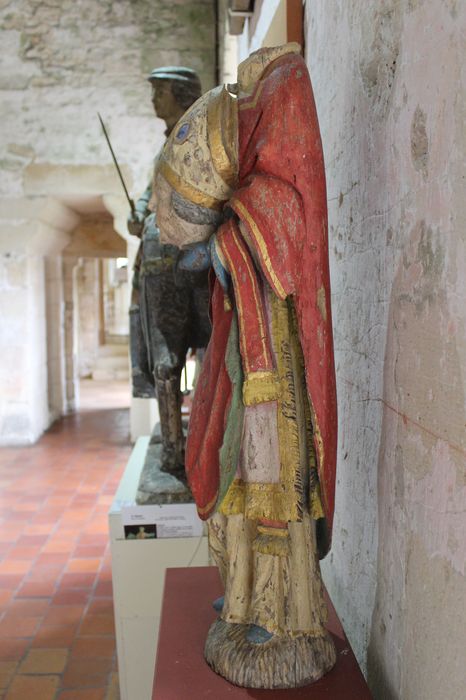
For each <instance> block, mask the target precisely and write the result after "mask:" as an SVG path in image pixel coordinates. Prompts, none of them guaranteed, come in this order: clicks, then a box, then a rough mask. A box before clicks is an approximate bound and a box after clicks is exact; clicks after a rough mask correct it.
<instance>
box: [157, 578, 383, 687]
mask: <svg viewBox="0 0 466 700" xmlns="http://www.w3.org/2000/svg"><path fill="white" fill-rule="evenodd" d="M222 592H223V591H222V586H221V583H220V579H219V576H218V572H217V569H216V567H210V566H209V567H193V568H183V569H167V572H166V577H165V590H164V597H163V605H162V620H161V624H160V634H159V643H158V650H157V661H156V666H155V677H154V688H153V693H152V700H224V699H225V700H246V698H257V699H258V700H267V699H268V700H305V699H307V700H324V699H325V700H371V698H372V695H371V694H370V692H369V689H368V687H367V684H366V682H365V680H364V677H363V675H362V673H361V671H360V669H359V666H358V664H357V661H356V659H355V657H354V654H353V651H352V649H351V647H350V645H349V643H348V640H347V639H346V637H345V634H344V632H343V629H342V627H341V624H340V622H339V620H338V617H337V615H336V613H335V609H334V607H333V605H332V604H331V602H330V600H328V605H329V624H328V629H329V631H330V632H331V633H332V635H333V638H334V640H335V645H336V648H337V654H338V660H337V663H336V666H335V667H334V668H333V670H332V671H331V672H330V673H328V674H327V675H326V676H325V677H324V678H321V680H320V681H317V683H314V684H312V685H308V686H306V687H304V688H295V689H294V690H254V689H247V688H238V687H237V686H234V685H231V683H228V681H225V680H224V679H223V678H221V677H220V676H217V674H215V673H214V672H213V671H211V669H210V668H209V666H208V665H207V664H206V662H205V661H204V655H203V650H204V643H205V639H206V636H207V632H208V630H209V627H210V625H211V623H212V622H213V621H214V620H215V617H216V613H215V611H214V610H213V608H212V601H213V600H215V598H218V596H220V595H222Z"/></svg>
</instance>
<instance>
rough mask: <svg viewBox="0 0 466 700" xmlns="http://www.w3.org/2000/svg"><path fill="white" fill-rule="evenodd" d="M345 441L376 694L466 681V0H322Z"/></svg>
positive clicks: (340, 562)
mask: <svg viewBox="0 0 466 700" xmlns="http://www.w3.org/2000/svg"><path fill="white" fill-rule="evenodd" d="M306 25H307V47H306V48H307V57H308V64H309V67H310V71H311V76H312V79H313V84H314V89H315V94H316V101H317V106H318V110H319V116H320V121H321V128H322V137H323V143H324V151H325V157H326V166H327V178H328V190H329V191H328V197H329V221H330V236H331V273H332V283H333V311H334V328H335V353H336V363H337V379H338V398H339V412H340V421H339V424H340V441H339V442H340V445H339V460H338V487H337V488H338V491H337V514H336V533H335V544H334V547H333V550H332V554H331V555H330V557H329V558H328V562H326V564H325V567H324V569H325V578H326V582H327V584H328V586H329V589H330V591H331V593H332V596H333V597H334V599H335V602H336V605H337V608H338V610H339V612H340V614H341V617H342V619H343V621H344V624H345V628H346V630H347V632H348V634H349V637H350V639H351V641H352V643H353V645H354V647H355V649H356V652H357V655H358V657H359V659H360V661H361V662H362V663H363V664H364V665H365V662H366V651H367V650H368V666H369V680H370V684H371V687H372V689H373V692H374V695H375V697H376V698H383V699H385V698H387V699H390V700H391V699H392V698H402V700H430V699H432V700H433V698H436V699H437V698H439V697H444V698H448V700H461V698H463V697H464V692H465V688H466V674H465V666H464V643H465V637H464V635H465V632H464V630H465V629H466V607H465V605H464V601H465V596H466V579H465V560H466V544H465V539H464V532H465V524H466V513H465V510H466V483H465V480H466V469H465V465H466V431H465V425H466V415H465V414H466V407H465V390H464V381H465V377H464V373H465V367H466V328H465V325H466V323H465V322H466V306H465V303H464V300H465V298H466V269H465V267H466V255H465V253H466V251H465V247H466V240H465V233H464V232H465V219H466V217H465V204H464V201H465V200H464V178H465V176H464V161H465V151H466V135H465V131H464V124H465V116H466V108H465V101H464V100H465V92H464V88H465V83H466V81H465V68H464V65H465V58H466V51H465V48H466V46H465V30H466V6H465V3H463V2H456V1H455V0H438V1H437V2H435V3H433V2H428V1H427V0H381V1H380V2H378V3H367V2H364V1H363V0H353V1H352V2H343V1H342V0H312V2H308V3H307V20H306Z"/></svg>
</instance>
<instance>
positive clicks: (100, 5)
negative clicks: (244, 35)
mask: <svg viewBox="0 0 466 700" xmlns="http://www.w3.org/2000/svg"><path fill="white" fill-rule="evenodd" d="M215 20H216V15H215V3H214V0H194V1H193V2H189V3H188V2H184V0H113V1H111V0H80V2H74V1H73V0H0V39H1V44H2V51H1V53H0V121H1V124H2V128H1V130H0V154H1V156H0V168H1V170H2V177H1V180H0V255H1V256H2V257H1V260H0V269H1V270H2V274H3V276H2V279H1V281H0V304H1V306H2V308H3V307H4V305H5V303H9V302H7V300H9V298H10V297H12V299H13V301H12V302H11V304H10V307H9V308H10V309H11V313H10V310H7V313H6V318H5V319H2V320H3V321H4V322H3V324H2V332H1V337H0V348H1V349H2V362H1V363H0V364H1V365H2V367H3V369H2V370H1V371H0V444H1V443H8V442H10V441H13V442H16V441H18V440H21V435H22V436H23V438H22V439H23V441H24V442H31V441H34V440H35V439H36V438H37V437H38V436H39V435H40V433H41V432H42V431H43V429H44V428H45V427H46V426H47V425H48V423H49V420H50V417H53V416H56V414H57V411H58V410H59V409H58V406H59V404H60V402H61V399H60V396H61V392H62V389H63V387H60V382H62V379H60V377H61V374H63V367H61V368H60V367H59V366H58V365H57V362H59V361H60V362H62V360H63V358H61V359H60V358H57V355H56V352H57V350H58V349H59V348H60V344H58V345H57V343H58V341H59V332H58V329H57V328H56V325H55V324H56V323H57V322H58V320H59V318H60V308H59V305H60V302H58V306H57V305H56V304H55V305H54V299H47V303H46V306H47V309H48V312H50V313H49V317H48V320H49V327H50V328H51V329H52V330H51V332H52V335H54V339H53V340H51V341H50V342H49V343H48V350H49V362H51V363H53V366H49V367H48V369H47V353H46V341H45V334H46V320H45V313H44V308H45V306H44V304H45V302H44V297H45V292H46V291H47V293H49V294H55V293H56V292H57V290H56V285H55V282H56V280H57V276H56V274H55V273H53V274H55V282H54V281H52V279H51V278H49V283H48V284H46V276H45V274H44V264H43V260H44V256H49V257H50V258H55V262H56V264H57V265H58V266H60V265H61V262H57V257H59V256H60V255H62V253H63V254H65V255H66V254H67V252H66V251H65V248H66V249H67V251H68V254H70V255H74V256H76V255H77V256H82V255H87V256H92V245H89V243H90V244H92V242H94V247H95V255H96V256H97V255H102V254H104V255H106V254H108V251H109V250H110V252H111V251H112V250H113V251H114V252H115V253H116V254H117V255H118V256H121V255H123V256H124V255H125V247H128V248H130V251H129V254H130V256H132V249H133V248H134V246H132V245H131V243H129V245H126V244H128V241H127V238H128V234H127V232H126V225H125V221H126V215H127V211H128V205H127V203H126V201H125V199H124V196H123V194H122V190H121V185H120V183H119V181H118V179H117V177H116V175H115V172H114V167H113V164H112V161H111V157H110V154H109V152H108V148H107V145H106V143H105V141H104V138H103V135H102V133H101V128H100V125H99V122H98V119H97V112H100V113H101V114H102V116H103V118H104V120H105V122H106V124H107V127H108V130H109V132H110V135H111V138H112V141H113V144H114V148H115V151H116V153H117V156H118V158H119V161H120V164H121V166H122V170H123V172H124V174H125V177H126V179H127V182H128V186H129V188H130V190H131V194H132V196H133V197H134V198H137V197H138V196H139V194H140V193H141V192H142V191H143V190H144V189H145V186H146V184H147V180H148V178H149V176H150V172H151V166H152V162H153V158H154V155H155V153H156V152H157V151H158V149H159V148H160V146H161V145H162V143H163V141H164V129H165V124H164V122H162V121H161V120H159V119H156V118H155V116H154V112H153V108H152V105H151V102H150V86H149V84H148V83H147V81H146V77H147V75H148V73H149V72H150V70H151V69H152V68H154V67H155V66H160V65H166V64H175V65H176V64H178V65H183V64H184V65H188V66H192V67H193V68H195V69H197V70H198V71H199V73H200V75H201V78H202V82H203V86H204V88H205V89H208V88H210V87H212V86H213V85H214V84H215V69H216V57H215V47H216V31H215V29H216V28H215ZM94 219H96V220H97V219H100V220H101V221H103V220H104V219H105V221H107V220H110V221H112V220H113V229H114V231H110V229H109V228H108V227H107V228H105V227H102V226H98V225H97V224H95V226H94V229H93V230H91V229H92V221H93V220H94ZM74 231H76V237H75V239H73V232H74ZM109 231H110V233H109ZM115 231H116V232H117V233H118V234H119V236H122V237H123V238H124V239H125V240H124V241H123V242H124V244H125V245H124V246H123V250H122V249H121V245H119V244H118V240H117V238H115V236H116V234H115ZM103 251H104V252H103ZM18 264H19V265H20V273H18V269H17V268H18ZM65 268H66V270H67V271H68V272H69V265H67V264H66V263H65ZM48 271H49V272H50V274H52V270H51V266H50V265H49V266H48ZM55 272H56V270H55ZM18 274H20V275H22V279H21V281H20V282H18V284H19V287H18V290H17V292H16V291H15V292H13V291H12V288H11V286H10V285H11V282H10V281H9V279H10V277H11V276H13V277H15V276H17V275H18ZM68 283H70V279H68V281H67V282H66V284H68ZM15 284H16V282H15ZM26 290H33V291H31V292H29V291H26ZM62 292H63V290H62ZM63 294H64V293H62V295H61V296H62V297H63ZM66 294H68V297H69V296H70V294H71V291H70V289H68V291H67V292H66ZM23 297H24V299H23ZM21 300H22V301H21ZM62 303H64V306H62V310H63V318H64V319H65V323H66V326H67V328H68V330H69V332H68V331H67V332H66V333H65V338H64V341H63V343H62V350H63V348H64V352H65V354H67V357H68V359H67V360H66V361H65V362H64V365H66V372H65V373H66V380H64V381H65V384H66V392H65V394H66V396H67V398H66V400H65V404H66V405H67V406H68V409H72V408H73V407H74V406H75V405H76V391H77V385H76V377H77V371H76V367H75V360H76V357H75V354H76V348H77V345H76V338H72V337H71V335H72V329H73V328H74V327H75V322H74V319H73V318H72V315H73V314H74V309H75V305H74V304H73V302H72V299H71V298H68V299H67V300H66V301H65V302H62ZM13 309H16V311H15V312H13ZM30 319H32V320H31V323H32V327H34V328H35V330H34V333H37V336H34V338H32V337H31V333H32V332H33V331H32V329H31V328H32V327H31V328H30V327H29V325H28V324H29V322H30ZM50 324H52V325H50ZM13 328H17V329H19V332H18V333H17V334H16V335H15V334H14V333H13V331H12V330H11V329H13ZM70 334H71V335H70ZM38 343H39V346H38V345H37V344H38ZM70 343H74V345H70ZM11 353H14V354H15V356H16V357H17V358H18V360H17V363H16V365H15V369H14V375H15V381H13V379H12V373H11V370H10V369H9V370H7V369H6V366H5V365H4V363H5V362H7V360H8V358H9V357H10V355H11ZM4 358H5V359H4ZM44 363H45V364H44ZM62 364H63V362H62ZM47 372H48V373H49V375H50V378H49V379H50V381H48V380H47ZM62 383H63V382H62ZM52 387H54V388H53V392H54V395H53V397H50V401H49V400H48V397H47V394H48V391H52ZM32 404H34V405H32ZM49 406H50V414H49V408H48V407H49Z"/></svg>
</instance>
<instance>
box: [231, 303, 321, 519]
mask: <svg viewBox="0 0 466 700" xmlns="http://www.w3.org/2000/svg"><path fill="white" fill-rule="evenodd" d="M268 294H269V299H270V305H271V320H272V338H273V345H274V348H275V350H276V362H277V374H278V381H279V387H280V396H279V399H278V402H277V428H278V440H279V450H280V481H279V483H260V482H246V481H243V480H242V479H240V478H237V479H235V480H234V482H233V483H232V485H231V486H230V488H229V490H228V491H227V493H226V496H225V498H224V499H223V502H222V503H221V505H220V508H219V511H220V512H221V513H223V514H224V515H235V514H238V513H243V514H244V516H245V517H246V518H249V519H251V520H260V519H266V520H275V521H277V520H280V521H283V522H290V521H292V522H296V521H300V520H302V513H303V508H304V507H305V505H304V504H305V503H306V501H307V500H308V499H307V497H306V494H305V489H306V488H307V483H308V482H309V479H308V478H306V479H305V480H306V484H303V479H302V471H301V470H302V458H303V455H302V450H304V451H305V455H304V458H305V464H306V471H308V470H311V469H315V463H316V456H315V449H314V445H313V440H312V431H313V427H312V417H311V416H312V414H311V407H310V405H309V402H308V400H307V399H308V395H307V390H306V385H305V378H304V375H302V377H303V378H302V388H300V387H299V386H298V382H299V377H297V376H296V371H295V369H296V365H297V364H300V365H301V367H300V369H301V371H302V372H303V371H304V363H303V358H302V351H301V346H300V343H299V336H298V329H297V325H296V314H295V311H294V307H293V306H292V303H293V302H292V300H291V299H289V300H287V301H283V300H281V299H279V298H278V297H276V296H275V295H274V294H273V292H272V291H271V290H270V289H269V290H268ZM300 390H301V391H302V393H303V397H304V399H305V400H304V402H303V403H304V410H303V411H302V412H301V417H300V419H301V420H304V422H305V434H306V438H305V440H304V442H303V441H302V440H301V441H300V436H299V428H298V416H297V393H296V392H297V391H300ZM319 437H320V434H319ZM309 510H310V515H311V517H312V518H313V519H318V518H321V517H323V516H324V511H323V508H322V502H321V495H320V484H319V483H317V484H315V485H314V488H312V489H311V492H310V497H309Z"/></svg>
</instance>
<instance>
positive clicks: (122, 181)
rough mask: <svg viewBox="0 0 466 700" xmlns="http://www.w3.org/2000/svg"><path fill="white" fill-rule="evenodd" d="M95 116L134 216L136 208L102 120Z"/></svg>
mask: <svg viewBox="0 0 466 700" xmlns="http://www.w3.org/2000/svg"><path fill="white" fill-rule="evenodd" d="M97 116H98V117H99V121H100V125H101V127H102V131H103V132H104V136H105V140H106V141H107V144H108V147H109V149H110V153H111V154H112V158H113V162H114V163H115V168H116V170H117V173H118V177H119V178H120V182H121V184H122V185H123V189H124V191H125V195H126V199H127V200H128V202H129V206H130V207H131V213H132V214H135V213H136V207H135V206H134V202H133V200H132V199H131V197H130V196H129V193H128V189H127V187H126V184H125V181H124V179H123V175H122V173H121V170H120V166H119V165H118V161H117V159H116V156H115V153H114V152H113V148H112V144H111V143H110V139H109V137H108V134H107V129H106V128H105V124H104V122H103V119H102V117H101V116H100V114H99V112H97Z"/></svg>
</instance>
